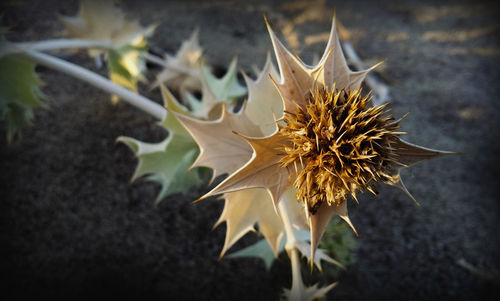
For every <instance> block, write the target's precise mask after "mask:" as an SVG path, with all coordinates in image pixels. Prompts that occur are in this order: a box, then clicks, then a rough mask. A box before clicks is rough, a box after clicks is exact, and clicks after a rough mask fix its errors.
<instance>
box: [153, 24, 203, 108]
mask: <svg viewBox="0 0 500 301" xmlns="http://www.w3.org/2000/svg"><path fill="white" fill-rule="evenodd" d="M198 36H199V28H196V29H195V30H194V31H193V33H192V34H191V37H190V38H189V39H188V40H186V41H183V42H182V45H181V48H180V49H179V50H178V51H177V53H176V54H175V56H172V55H169V54H166V55H165V57H166V59H165V63H166V65H167V66H168V67H166V68H164V69H163V70H162V71H161V72H160V73H159V74H158V76H157V80H156V82H155V83H154V85H153V87H157V86H159V85H160V83H162V84H164V85H166V86H167V87H168V88H169V89H170V90H172V91H175V92H177V93H178V95H180V100H181V101H182V103H184V104H187V103H188V100H187V93H192V92H195V91H199V90H201V81H200V76H201V75H200V66H201V65H202V61H201V60H202V57H201V55H202V51H203V50H202V48H201V47H200V43H199V41H198Z"/></svg>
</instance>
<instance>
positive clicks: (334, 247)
mask: <svg viewBox="0 0 500 301" xmlns="http://www.w3.org/2000/svg"><path fill="white" fill-rule="evenodd" d="M319 246H320V248H322V249H325V250H326V251H327V252H328V253H329V254H332V255H333V257H334V258H336V259H337V260H338V261H339V262H341V263H342V264H344V265H350V264H353V263H354V262H355V261H356V257H355V254H354V251H355V250H356V248H357V243H356V240H355V239H354V237H353V234H352V231H351V230H350V229H349V227H348V226H347V225H346V224H345V223H343V222H340V220H339V218H336V220H332V221H331V222H330V223H329V224H328V227H327V228H326V231H325V233H324V234H323V238H322V240H321V242H320V243H319Z"/></svg>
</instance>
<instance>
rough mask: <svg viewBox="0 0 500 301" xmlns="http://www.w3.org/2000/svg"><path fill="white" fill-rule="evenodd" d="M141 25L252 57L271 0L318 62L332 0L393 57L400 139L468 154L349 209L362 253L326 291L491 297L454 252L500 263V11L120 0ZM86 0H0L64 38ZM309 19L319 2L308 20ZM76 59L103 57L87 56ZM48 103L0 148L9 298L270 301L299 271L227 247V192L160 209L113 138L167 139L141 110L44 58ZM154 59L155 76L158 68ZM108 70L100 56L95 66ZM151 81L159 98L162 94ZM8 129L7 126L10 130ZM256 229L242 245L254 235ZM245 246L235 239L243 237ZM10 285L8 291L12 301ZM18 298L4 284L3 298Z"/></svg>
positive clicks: (364, 44)
mask: <svg viewBox="0 0 500 301" xmlns="http://www.w3.org/2000/svg"><path fill="white" fill-rule="evenodd" d="M123 7H124V8H125V10H126V11H127V12H130V14H131V15H132V16H133V17H136V18H140V19H141V20H143V21H144V22H145V23H153V22H157V23H159V24H160V25H159V27H158V29H157V31H156V33H155V35H154V36H153V37H152V39H151V43H152V47H153V49H157V50H158V49H160V50H164V51H168V52H170V53H172V52H175V51H176V50H177V49H178V47H179V46H180V43H181V41H182V40H183V39H186V38H187V37H188V36H189V34H190V33H191V31H192V30H193V29H194V27H195V26H196V25H200V27H201V38H200V39H201V44H202V46H203V47H204V48H205V54H206V57H207V59H208V60H209V61H210V62H211V63H212V64H214V65H215V66H217V67H220V68H223V67H224V66H227V65H228V64H229V62H230V60H231V59H232V57H233V55H234V54H238V58H239V61H240V66H241V68H242V69H244V70H246V71H249V70H251V66H252V65H253V64H256V65H257V66H259V67H260V66H262V64H263V63H264V60H265V54H266V51H267V50H268V49H270V47H271V43H270V41H269V38H268V35H267V32H266V29H265V25H264V21H263V17H262V16H263V14H265V15H266V16H267V17H268V18H269V20H270V22H271V24H272V25H273V28H275V30H276V32H277V33H279V34H280V36H281V37H284V35H283V34H282V32H283V29H285V28H286V27H287V25H288V26H289V27H290V23H287V22H291V21H295V23H296V24H295V26H293V27H292V29H293V31H290V32H288V33H287V34H286V35H285V36H286V37H287V38H288V42H289V43H291V44H294V43H295V42H294V41H293V36H294V34H296V35H295V37H296V42H298V43H297V44H294V47H295V49H296V51H297V52H298V53H299V54H300V55H301V56H303V57H304V58H305V61H306V62H311V60H312V58H313V55H314V54H315V53H316V54H318V55H320V54H321V52H322V50H323V47H324V42H323V41H324V40H322V41H320V42H317V43H314V39H311V36H313V35H316V34H320V33H325V32H328V31H329V29H330V18H331V15H332V13H333V8H336V11H337V16H338V18H339V20H340V21H341V22H342V24H343V25H344V26H345V27H346V29H347V30H348V33H349V34H350V36H349V40H350V41H351V42H352V43H353V44H354V46H355V48H356V49H357V51H358V52H359V54H360V56H362V57H363V58H365V59H367V60H369V61H372V62H376V61H377V60H381V59H387V62H386V63H385V68H384V69H383V70H382V72H381V73H380V74H379V76H381V78H383V79H384V80H385V81H386V82H387V83H388V84H389V86H390V93H391V98H392V103H393V107H394V112H395V115H396V116H402V115H403V114H404V113H406V112H407V111H411V114H410V115H409V116H408V117H407V118H406V119H405V120H404V122H403V129H404V130H406V131H407V132H408V135H406V139H407V140H409V141H410V142H413V143H417V144H420V145H424V146H427V147H432V148H438V149H444V150H453V151H460V152H464V153H465V154H464V155H461V156H450V157H444V158H438V159H434V160H432V161H428V162H424V163H421V164H419V165H417V166H415V167H413V168H411V169H410V170H406V171H404V173H403V179H404V180H405V182H406V185H407V187H408V188H409V190H410V191H411V192H412V193H413V194H414V196H415V197H416V198H417V199H418V200H419V201H420V202H421V204H422V206H420V207H417V206H415V205H414V204H413V202H412V201H411V200H410V199H408V198H407V197H406V196H405V195H404V194H403V193H402V192H400V191H399V190H397V189H395V188H391V187H385V186H383V187H380V189H379V190H380V194H379V195H378V196H377V197H373V196H371V195H366V196H364V197H362V198H361V199H360V205H359V206H357V205H355V204H350V213H351V219H352V221H353V223H354V224H355V225H356V227H357V229H358V231H359V233H360V237H359V238H358V242H359V248H358V250H357V258H358V260H357V262H356V263H355V264H354V265H352V266H350V267H349V269H348V270H347V271H346V272H342V273H340V274H339V275H338V276H337V277H335V278H332V277H326V276H325V277H321V275H320V276H314V277H313V278H314V279H308V281H311V282H309V283H310V284H312V281H315V280H316V281H318V280H319V281H320V282H321V283H322V284H327V283H329V282H331V281H335V280H338V281H339V285H338V286H337V287H336V288H335V289H333V290H332V291H331V292H330V293H329V294H328V299H329V300H330V299H331V300H333V299H336V300H384V299H386V300H434V299H438V298H439V299H442V300H476V299H477V300H485V299H488V298H491V299H494V296H495V294H496V295H497V296H498V295H499V293H500V289H499V287H498V282H497V284H495V283H494V281H490V280H487V279H486V278H488V277H483V276H481V275H479V274H478V273H472V272H470V271H468V270H466V269H463V268H462V267H461V266H459V265H458V264H457V262H458V261H459V260H461V259H463V260H465V261H466V262H468V263H470V264H471V265H473V266H474V267H475V268H476V269H478V270H479V271H481V272H483V273H485V274H487V275H489V276H491V277H493V278H494V279H496V281H498V279H499V277H500V259H499V255H500V235H499V234H498V229H499V221H500V220H499V213H500V210H499V198H498V187H500V186H499V180H498V179H499V174H500V168H499V166H500V165H499V154H500V143H499V139H498V138H499V137H498V126H499V125H500V124H499V122H498V121H499V119H498V117H497V116H498V114H499V113H500V110H499V107H500V99H499V97H498V95H499V92H500V91H499V88H498V82H499V80H500V71H499V70H500V69H499V59H500V45H499V40H498V34H499V33H500V23H499V15H500V13H499V10H498V7H496V6H493V5H491V4H489V3H487V2H478V1H463V2H462V1H461V2H458V1H443V2H439V3H435V2H434V1H406V2H398V1H380V2H375V1H374V2H368V1H366V2H359V1H357V2H349V3H344V2H343V1H338V2H335V3H331V2H328V3H327V4H326V5H324V6H322V5H321V2H320V3H319V4H318V3H314V2H311V3H309V2H306V1H298V2H297V1H295V2H281V1H280V2H277V1H257V2H255V1H241V2H237V1H224V0H223V1H218V2H204V1H178V2H177V1H170V2H167V1H157V2H153V1H134V0H131V1H124V3H123ZM77 9H78V4H77V2H76V1H59V2H58V1H13V0H12V1H4V2H3V4H2V14H3V23H4V24H6V25H9V26H10V27H11V34H10V35H9V39H10V40H13V41H29V40H42V39H48V38H54V37H58V36H60V32H61V30H62V24H61V23H60V22H59V21H58V19H57V14H64V15H74V14H75V13H76V11H77ZM307 16H313V17H312V18H310V19H308V18H307ZM65 58H66V59H69V60H71V61H73V62H76V63H78V64H81V65H83V66H85V67H87V68H91V69H94V70H95V65H94V64H93V62H92V61H91V60H90V59H88V58H87V57H86V56H85V55H84V54H66V55H65ZM38 71H39V72H40V74H41V77H42V78H43V80H44V81H45V82H46V86H45V88H44V92H45V93H46V94H47V95H48V97H49V100H48V101H47V102H48V103H49V105H50V109H48V110H37V111H36V112H35V118H34V123H33V125H32V126H30V127H28V128H26V129H25V131H24V135H23V137H22V140H20V141H18V142H16V143H14V144H12V145H10V146H7V145H6V144H5V143H4V142H2V144H1V146H0V158H1V161H0V183H2V188H1V192H0V199H1V200H0V229H1V230H0V231H1V236H0V252H1V253H0V257H1V271H0V272H1V275H0V276H1V277H2V279H3V280H2V282H1V284H2V288H1V289H0V296H14V297H16V298H13V299H20V298H22V297H28V296H30V297H35V296H36V297H40V298H45V297H50V298H65V299H75V298H79V297H82V298H91V297H112V298H116V297H134V298H137V299H145V298H148V297H151V298H156V299H162V300H277V299H278V298H279V294H280V292H281V288H283V287H289V286H290V285H291V276H290V275H291V274H290V270H289V264H288V262H287V261H288V260H287V259H286V257H282V258H281V259H280V260H279V261H277V262H276V263H275V265H274V266H273V268H272V269H271V271H270V272H266V271H265V269H264V265H263V264H262V263H261V262H260V261H258V260H252V259H240V260H229V259H223V260H222V261H220V262H218V260H217V258H218V255H219V252H220V250H221V249H222V245H223V241H224V233H225V228H224V226H221V227H219V228H217V229H216V230H214V231H212V230H211V227H212V225H213V224H214V223H215V221H216V220H217V218H218V215H219V214H220V212H221V210H222V205H223V204H222V201H214V200H207V201H203V202H200V203H198V204H196V205H192V204H191V202H190V201H191V200H193V199H195V198H196V197H198V196H200V195H202V194H203V193H204V192H205V191H207V188H203V187H202V188H200V189H198V190H193V192H192V193H191V194H189V195H174V196H171V197H169V198H167V199H165V200H164V201H163V202H162V203H161V204H160V206H159V207H158V208H153V206H152V201H153V199H154V197H155V195H156V193H157V191H158V189H159V187H158V186H156V185H154V184H149V183H134V184H132V185H129V184H128V180H129V179H130V177H131V175H132V173H133V170H134V168H135V165H136V161H135V160H134V158H133V156H132V153H131V152H130V150H129V149H127V148H126V147H125V146H124V145H117V146H115V145H114V141H115V139H116V137H118V136H120V135H127V136H131V137H135V138H138V139H141V140H143V141H151V142H154V141H160V140H161V139H163V138H164V137H165V135H166V134H165V133H164V132H163V131H162V130H161V129H160V128H158V127H157V126H155V124H154V120H153V119H152V118H150V117H149V116H146V115H145V114H143V113H142V112H140V111H138V110H136V109H135V108H133V107H131V106H129V105H127V104H125V103H119V104H118V105H116V106H114V105H112V104H111V102H110V101H109V95H107V94H106V93H104V92H101V91H99V90H97V89H95V88H93V87H92V86H90V85H87V84H85V83H82V82H80V81H78V80H75V79H73V78H69V77H68V76H66V75H64V74H61V73H58V72H55V71H52V70H48V69H45V68H39V69H38ZM156 71H158V70H157V69H152V71H151V72H150V74H149V75H148V77H149V78H150V79H152V78H153V74H154V72H156ZM99 72H101V73H102V74H105V71H104V70H100V71H99ZM143 88H144V89H143V91H144V93H145V94H146V95H148V96H149V97H151V98H154V99H157V100H160V96H159V94H158V92H157V91H152V92H148V91H147V89H146V87H143ZM5 136H6V135H5V124H2V127H1V130H0V137H5ZM2 140H3V141H5V139H2ZM255 239H256V238H255V235H252V234H249V235H248V238H247V239H246V243H248V242H251V241H255ZM244 244H245V242H243V244H240V245H239V246H242V245H244ZM4 300H7V299H4ZM9 300H11V299H9Z"/></svg>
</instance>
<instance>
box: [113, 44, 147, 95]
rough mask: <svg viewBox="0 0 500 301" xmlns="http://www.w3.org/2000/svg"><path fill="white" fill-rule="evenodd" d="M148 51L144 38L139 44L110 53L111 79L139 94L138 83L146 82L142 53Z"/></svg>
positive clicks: (126, 46)
mask: <svg viewBox="0 0 500 301" xmlns="http://www.w3.org/2000/svg"><path fill="white" fill-rule="evenodd" d="M146 50H147V47H146V40H145V39H144V38H142V40H141V41H139V43H137V44H136V45H135V46H134V45H125V46H123V47H120V48H118V49H113V50H110V51H109V52H108V60H107V62H108V70H109V78H110V79H111V80H112V81H113V82H115V83H117V84H119V85H121V86H123V87H126V88H128V89H130V90H132V91H134V92H137V82H138V81H139V80H144V79H145V78H144V76H143V75H142V73H143V72H144V70H145V69H146V63H145V60H144V58H143V57H142V56H141V53H143V52H144V51H146Z"/></svg>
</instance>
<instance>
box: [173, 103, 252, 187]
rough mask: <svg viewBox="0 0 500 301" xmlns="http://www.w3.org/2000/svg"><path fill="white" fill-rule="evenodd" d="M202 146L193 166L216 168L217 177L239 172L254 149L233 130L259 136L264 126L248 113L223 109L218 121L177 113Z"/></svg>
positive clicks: (215, 175) (214, 174) (214, 175)
mask: <svg viewBox="0 0 500 301" xmlns="http://www.w3.org/2000/svg"><path fill="white" fill-rule="evenodd" d="M176 116H177V118H178V119H179V121H180V123H181V124H183V125H184V127H185V128H186V129H187V130H188V131H189V133H190V134H191V135H192V137H193V139H194V140H195V141H196V143H197V144H198V146H199V148H200V155H199V156H198V158H197V159H196V161H195V162H194V163H193V167H197V166H206V167H210V168H212V169H213V170H214V173H213V177H212V179H213V178H215V177H217V176H219V175H222V174H225V173H232V172H234V171H236V170H237V169H238V168H239V167H240V166H241V165H243V164H244V163H246V162H247V161H248V160H250V158H251V157H252V148H251V147H250V145H248V143H247V142H246V141H245V140H243V139H242V138H241V137H239V136H237V135H235V134H234V133H233V131H241V132H243V133H245V134H248V135H252V136H258V135H259V134H260V129H259V128H258V127H257V126H256V125H254V124H253V123H252V122H251V121H250V120H248V118H246V116H245V115H242V114H233V113H229V112H227V111H226V110H225V109H224V108H223V109H222V116H221V117H220V118H219V119H218V120H215V121H201V120H198V119H195V118H192V117H188V116H182V115H176Z"/></svg>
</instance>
